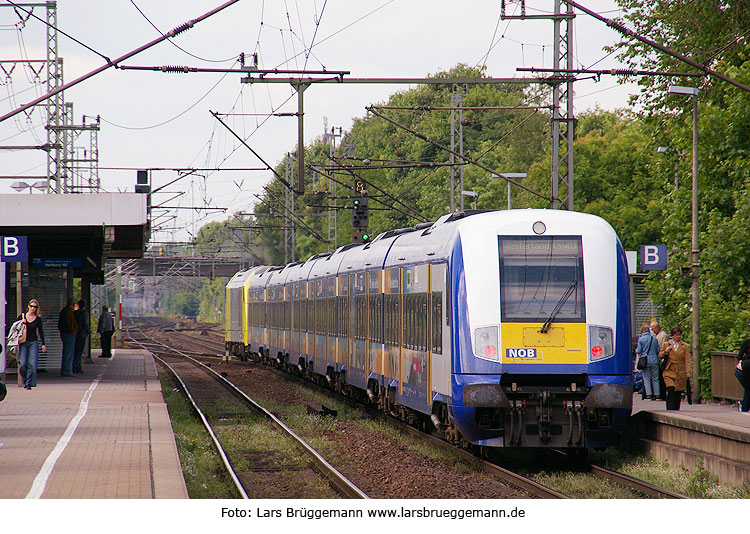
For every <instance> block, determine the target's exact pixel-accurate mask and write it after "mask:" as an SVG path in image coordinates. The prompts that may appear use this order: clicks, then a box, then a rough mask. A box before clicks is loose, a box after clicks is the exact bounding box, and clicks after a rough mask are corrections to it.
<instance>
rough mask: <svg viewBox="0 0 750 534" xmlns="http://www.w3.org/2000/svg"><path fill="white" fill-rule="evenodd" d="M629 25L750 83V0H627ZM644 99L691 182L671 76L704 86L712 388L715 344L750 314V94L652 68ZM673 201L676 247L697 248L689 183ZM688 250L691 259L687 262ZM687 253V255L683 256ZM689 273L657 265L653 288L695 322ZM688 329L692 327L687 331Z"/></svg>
mask: <svg viewBox="0 0 750 534" xmlns="http://www.w3.org/2000/svg"><path fill="white" fill-rule="evenodd" d="M619 4H620V6H621V7H622V8H623V11H624V13H625V19H626V20H627V21H628V24H629V25H630V26H631V27H632V28H633V29H634V30H635V31H636V32H638V33H639V34H642V35H645V36H646V37H649V38H650V39H652V40H655V41H657V42H660V43H664V44H666V45H667V46H669V47H670V48H672V49H674V50H676V51H678V52H681V53H683V54H687V55H689V56H690V57H691V58H692V59H693V60H694V61H697V62H698V63H701V64H705V65H708V66H710V67H711V68H712V69H713V70H715V71H717V72H722V73H724V74H726V75H728V76H730V77H732V78H734V79H737V80H739V81H741V82H743V83H745V84H746V85H747V84H749V83H750V43H749V42H748V28H750V2H748V1H747V0H734V1H717V0H698V1H691V2H688V1H679V2H665V1H659V2H642V1H640V0H619ZM620 51H621V57H623V58H624V59H626V60H627V61H628V62H630V64H631V65H632V66H634V67H638V68H643V69H653V70H662V71H667V70H671V71H690V70H691V69H690V68H689V67H687V66H686V65H685V64H683V63H681V62H679V61H678V60H676V59H675V58H672V57H671V56H667V55H664V54H661V53H657V52H655V51H654V50H653V49H650V48H648V47H647V46H646V45H644V44H643V43H639V42H633V41H624V42H623V43H622V44H621V46H620ZM641 85H642V86H643V89H642V91H641V94H640V95H639V96H638V97H637V98H636V102H637V103H639V104H640V105H642V106H643V108H642V109H643V112H642V114H641V117H642V119H643V120H644V121H647V122H648V124H649V126H650V128H651V129H652V131H653V132H654V135H655V136H658V138H659V139H661V143H662V144H664V145H669V146H670V147H671V148H672V149H673V150H674V151H675V153H676V154H681V156H680V159H679V160H678V163H679V169H680V170H681V171H682V172H681V174H679V181H680V184H688V183H690V182H689V178H687V177H686V175H688V172H689V169H690V165H691V162H690V154H691V150H690V145H691V130H692V127H691V120H692V115H691V108H690V107H691V104H692V103H691V101H690V99H688V98H684V97H679V95H669V94H668V93H667V86H668V85H691V86H696V87H698V88H699V91H700V93H699V95H700V100H699V102H700V111H699V117H700V123H699V157H700V160H699V165H700V170H699V177H698V179H699V184H698V186H699V191H700V195H699V199H700V200H699V202H700V206H699V208H700V209H699V211H700V213H699V222H700V243H701V259H700V262H701V278H700V295H701V318H700V319H701V340H700V343H701V348H702V351H701V352H702V354H701V359H702V369H703V373H702V377H701V378H702V379H703V386H704V394H705V393H706V392H707V387H708V383H709V380H708V366H709V365H708V353H709V352H710V351H711V350H736V348H737V344H738V341H739V340H740V339H741V337H742V335H743V334H744V330H745V325H746V324H747V321H748V318H750V317H749V316H750V313H749V312H747V311H745V310H747V309H748V305H749V304H750V291H748V288H747V280H748V279H749V277H750V262H748V260H747V259H746V258H745V255H744V248H745V247H746V244H747V237H748V235H750V225H749V224H748V215H750V212H749V211H748V203H749V202H750V136H748V135H747V124H748V123H750V94H748V93H747V92H745V91H743V90H741V89H739V88H737V87H735V86H734V85H731V84H728V83H726V82H724V81H721V80H719V79H717V78H714V77H703V78H691V79H685V78H677V77H674V78H665V77H645V78H643V79H642V80H641ZM668 200H669V201H671V202H672V207H671V209H669V210H668V211H667V212H666V213H665V217H664V219H663V221H662V223H663V225H664V230H663V232H664V237H665V240H666V242H667V243H668V244H669V246H670V248H672V249H677V250H686V249H689V248H690V224H691V215H690V190H689V188H687V187H685V186H684V185H681V186H680V187H679V188H678V189H677V190H675V191H672V192H671V193H670V194H669V196H668ZM685 260H686V258H683V261H685ZM678 261H679V260H678ZM687 284H689V280H688V279H685V278H681V277H680V275H679V269H678V268H677V267H676V266H674V267H671V268H670V269H669V270H668V271H667V272H666V273H662V274H651V275H650V276H649V287H650V288H651V290H652V296H653V298H654V300H655V301H656V302H657V303H658V304H660V305H661V306H662V308H663V310H664V315H665V319H666V321H667V322H669V323H672V324H681V325H683V326H684V327H688V328H685V329H686V330H689V325H690V322H691V320H690V318H691V314H692V310H691V308H690V293H689V291H688V289H687V287H686V286H687ZM685 335H686V337H687V336H689V335H690V333H689V332H687V331H686V332H685Z"/></svg>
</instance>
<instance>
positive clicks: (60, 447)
mask: <svg viewBox="0 0 750 534" xmlns="http://www.w3.org/2000/svg"><path fill="white" fill-rule="evenodd" d="M101 379H102V375H99V376H98V377H96V380H94V381H93V382H92V383H91V386H89V389H88V390H86V393H85V394H84V396H83V399H82V400H81V404H80V405H79V406H78V413H77V414H76V415H75V416H74V417H73V419H71V420H70V423H68V427H67V428H66V429H65V432H63V435H62V436H61V437H60V439H59V440H58V441H57V444H56V445H55V448H54V449H52V452H50V453H49V456H47V459H46V460H45V461H44V464H43V465H42V468H41V469H40V470H39V473H38V474H37V475H36V478H35V479H34V483H33V484H32V485H31V489H30V490H29V493H27V494H26V497H25V498H26V499H40V498H41V497H42V493H44V488H45V487H46V486H47V481H48V480H49V477H50V475H51V474H52V469H54V467H55V464H56V463H57V460H58V459H59V458H60V456H62V453H63V452H64V451H65V448H66V447H67V446H68V443H70V438H72V437H73V434H74V433H75V431H76V428H78V424H79V423H80V422H81V420H82V419H83V416H84V415H86V411H87V410H88V409H89V399H91V395H92V394H93V393H94V390H95V389H96V386H97V385H99V381H100V380H101Z"/></svg>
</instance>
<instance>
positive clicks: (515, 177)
mask: <svg viewBox="0 0 750 534" xmlns="http://www.w3.org/2000/svg"><path fill="white" fill-rule="evenodd" d="M493 176H495V177H497V178H505V181H506V182H508V209H511V207H510V182H509V181H508V179H510V180H520V179H522V178H526V177H527V176H528V175H527V174H526V173H525V172H499V173H497V174H494V175H493Z"/></svg>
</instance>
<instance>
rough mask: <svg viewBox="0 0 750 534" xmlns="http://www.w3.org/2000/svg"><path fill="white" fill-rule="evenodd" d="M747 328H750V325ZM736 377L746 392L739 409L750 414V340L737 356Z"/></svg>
mask: <svg viewBox="0 0 750 534" xmlns="http://www.w3.org/2000/svg"><path fill="white" fill-rule="evenodd" d="M747 326H750V323H748V325H747ZM734 376H735V377H737V380H739V381H740V384H742V387H743V389H744V390H745V393H744V395H742V400H741V401H740V403H739V404H738V405H737V408H738V409H739V411H740V412H742V413H750V339H746V340H745V341H743V342H742V345H740V352H739V353H738V354H737V366H736V367H735V368H734Z"/></svg>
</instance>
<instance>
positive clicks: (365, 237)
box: [362, 234, 370, 241]
mask: <svg viewBox="0 0 750 534" xmlns="http://www.w3.org/2000/svg"><path fill="white" fill-rule="evenodd" d="M369 240H370V234H362V241H369Z"/></svg>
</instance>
